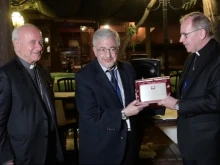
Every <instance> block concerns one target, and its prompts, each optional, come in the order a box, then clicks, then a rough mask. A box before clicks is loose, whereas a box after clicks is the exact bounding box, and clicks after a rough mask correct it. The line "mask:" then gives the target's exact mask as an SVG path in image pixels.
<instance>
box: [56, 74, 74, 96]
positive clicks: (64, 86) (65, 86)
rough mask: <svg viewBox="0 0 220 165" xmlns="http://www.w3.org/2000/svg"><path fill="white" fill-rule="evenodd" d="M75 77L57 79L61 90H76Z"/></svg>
mask: <svg viewBox="0 0 220 165" xmlns="http://www.w3.org/2000/svg"><path fill="white" fill-rule="evenodd" d="M74 84H75V79H74V78H72V77H65V78H60V79H58V80H57V86H58V90H59V92H74V91H75V88H74Z"/></svg>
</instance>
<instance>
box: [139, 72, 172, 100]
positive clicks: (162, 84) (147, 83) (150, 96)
mask: <svg viewBox="0 0 220 165" xmlns="http://www.w3.org/2000/svg"><path fill="white" fill-rule="evenodd" d="M135 88H136V90H135V95H136V99H137V100H139V101H141V102H145V101H146V102H149V103H157V102H158V101H160V100H162V99H165V98H166V97H167V96H168V95H170V92H171V86H170V77H169V76H165V77H153V78H147V79H140V80H136V81H135Z"/></svg>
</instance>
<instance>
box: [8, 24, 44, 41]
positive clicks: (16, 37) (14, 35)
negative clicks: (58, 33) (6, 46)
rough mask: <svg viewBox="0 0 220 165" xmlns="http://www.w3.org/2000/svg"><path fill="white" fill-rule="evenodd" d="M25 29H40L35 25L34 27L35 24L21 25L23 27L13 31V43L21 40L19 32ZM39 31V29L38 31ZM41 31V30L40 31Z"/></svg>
mask: <svg viewBox="0 0 220 165" xmlns="http://www.w3.org/2000/svg"><path fill="white" fill-rule="evenodd" d="M24 27H33V28H36V29H38V27H36V26H35V25H33V24H28V23H26V24H24V25H21V26H19V27H16V28H14V29H13V31H12V42H14V40H17V39H18V38H19V34H18V33H19V30H20V29H22V28H24ZM38 30H39V29H38ZM39 31H40V30H39Z"/></svg>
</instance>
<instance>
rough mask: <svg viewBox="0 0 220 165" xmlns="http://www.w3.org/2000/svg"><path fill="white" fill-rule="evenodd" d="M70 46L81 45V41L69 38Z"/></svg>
mask: <svg viewBox="0 0 220 165" xmlns="http://www.w3.org/2000/svg"><path fill="white" fill-rule="evenodd" d="M68 46H69V47H79V42H78V41H77V40H69V42H68Z"/></svg>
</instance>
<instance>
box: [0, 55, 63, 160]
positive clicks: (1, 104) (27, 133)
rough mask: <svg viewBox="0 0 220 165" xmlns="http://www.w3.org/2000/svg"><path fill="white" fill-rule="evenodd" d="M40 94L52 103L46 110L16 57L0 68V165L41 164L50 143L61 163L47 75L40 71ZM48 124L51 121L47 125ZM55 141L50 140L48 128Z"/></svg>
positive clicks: (61, 158)
mask: <svg viewBox="0 0 220 165" xmlns="http://www.w3.org/2000/svg"><path fill="white" fill-rule="evenodd" d="M39 72H40V74H41V77H42V84H43V86H44V90H43V92H47V97H48V98H49V99H50V100H51V102H50V103H49V105H50V112H49V111H48V109H47V108H46V106H45V104H44V103H43V100H42V98H41V95H40V93H39V92H38V90H37V88H36V85H35V84H34V82H33V80H32V78H31V76H30V74H29V73H28V71H27V70H26V68H25V67H24V66H23V65H22V64H21V62H20V60H19V59H18V58H17V57H15V58H14V59H13V60H12V61H10V62H9V63H8V64H6V65H4V66H3V67H1V68H0V164H3V163H5V162H7V161H10V160H14V161H15V164H44V163H45V159H46V156H47V147H48V143H49V140H48V139H53V140H54V141H55V145H56V147H54V148H55V150H56V155H57V159H58V161H62V160H63V156H62V151H61V146H60V143H59V138H58V133H57V127H56V118H55V111H54V106H53V105H54V104H53V103H52V99H53V98H52V95H51V93H49V91H50V90H49V88H50V83H51V81H50V75H49V73H48V72H46V70H44V69H43V68H39ZM49 120H50V121H49ZM51 124H52V125H53V126H54V135H53V136H54V137H50V131H49V130H50V128H49V127H50V126H51Z"/></svg>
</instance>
